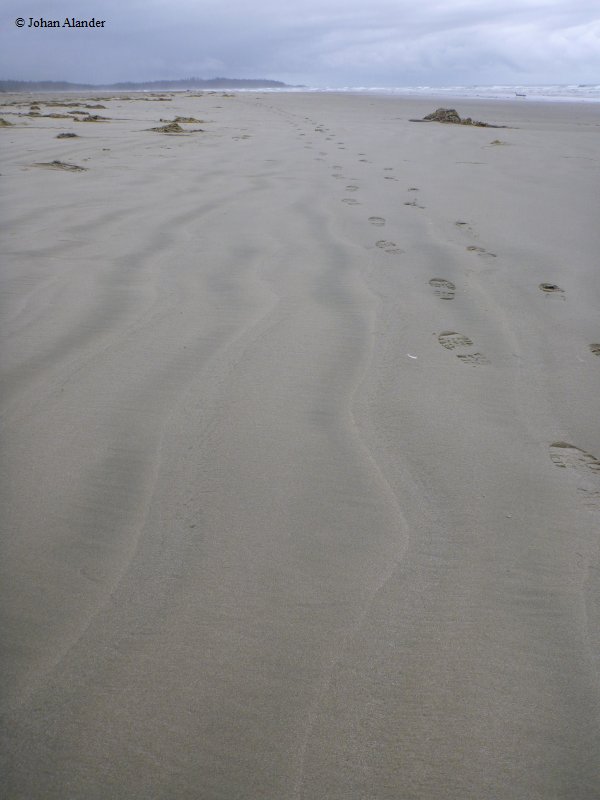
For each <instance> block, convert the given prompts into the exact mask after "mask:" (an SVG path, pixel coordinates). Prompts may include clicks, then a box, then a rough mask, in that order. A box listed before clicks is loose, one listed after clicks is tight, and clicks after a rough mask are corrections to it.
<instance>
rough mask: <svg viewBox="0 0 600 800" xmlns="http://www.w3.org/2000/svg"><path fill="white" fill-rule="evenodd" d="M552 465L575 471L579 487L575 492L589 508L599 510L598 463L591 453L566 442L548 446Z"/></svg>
mask: <svg viewBox="0 0 600 800" xmlns="http://www.w3.org/2000/svg"><path fill="white" fill-rule="evenodd" d="M550 458H551V460H552V463H553V464H554V465H555V466H557V467H560V469H571V470H574V471H575V474H576V475H577V477H578V479H579V482H580V484H581V485H580V486H578V487H577V492H578V494H579V496H580V497H581V499H582V500H583V502H584V504H585V505H586V506H588V507H589V508H594V509H598V510H600V490H599V487H600V461H599V460H598V459H597V458H596V457H595V456H593V455H592V454H591V453H586V452H585V450H581V449H580V448H579V447H575V445H573V444H568V443H567V442H554V444H551V445H550Z"/></svg>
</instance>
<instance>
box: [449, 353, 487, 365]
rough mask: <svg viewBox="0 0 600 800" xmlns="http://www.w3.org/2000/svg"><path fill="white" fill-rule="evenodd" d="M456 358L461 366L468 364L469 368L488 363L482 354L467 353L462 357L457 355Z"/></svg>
mask: <svg viewBox="0 0 600 800" xmlns="http://www.w3.org/2000/svg"><path fill="white" fill-rule="evenodd" d="M457 358H460V360H461V361H462V363H463V364H468V365H469V366H471V367H478V366H480V365H481V364H489V363H490V361H489V359H488V358H486V357H485V356H484V355H483V353H469V354H467V355H464V356H459V355H457Z"/></svg>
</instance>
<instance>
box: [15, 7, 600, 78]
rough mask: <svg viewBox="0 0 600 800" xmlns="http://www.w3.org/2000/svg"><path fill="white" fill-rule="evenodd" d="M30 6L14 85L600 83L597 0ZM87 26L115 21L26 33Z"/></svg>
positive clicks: (18, 12) (18, 41)
mask: <svg viewBox="0 0 600 800" xmlns="http://www.w3.org/2000/svg"><path fill="white" fill-rule="evenodd" d="M27 2H28V0H8V2H5V3H4V4H3V10H2V19H1V33H0V48H1V50H2V56H1V57H0V75H1V76H2V77H4V78H17V79H19V78H20V79H30V80H43V79H47V80H53V79H57V80H60V79H62V80H80V81H88V82H94V83H99V82H112V81H118V80H151V79H158V78H180V77H189V76H192V75H196V76H200V77H212V76H214V75H218V74H220V75H228V76H235V77H269V78H279V79H282V80H286V81H288V82H292V83H308V84H314V85H329V86H343V85H380V86H384V85H388V86H390V85H410V84H430V85H444V84H445V85H448V84H458V83H471V84H472V83H502V82H506V83H511V82H513V83H515V82H519V83H527V82H530V83H542V82H543V83H571V82H573V83H578V82H590V83H591V82H597V81H599V80H600V78H599V77H598V76H599V75H600V13H599V12H598V10H597V9H598V6H597V2H589V0H547V1H546V2H540V1H539V0H519V1H518V2H517V0H507V2H504V3H502V4H499V3H498V2H497V0H419V2H415V0H411V1H410V2H409V0H371V2H370V3H368V4H367V3H365V2H364V0H360V2H359V0H344V2H342V0H320V2H317V0H305V2H302V3H298V2H294V3H291V2H287V3H286V2H285V0H280V2H272V0H255V3H254V5H253V6H249V5H248V4H247V3H242V2H240V0H232V2H228V3H227V4H226V5H224V4H223V3H222V1H221V2H216V0H203V1H202V2H197V0H196V2H193V1H192V0H170V1H168V0H145V1H144V2H138V0H122V1H121V2H116V0H95V1H92V0H83V1H82V0H77V2H76V3H75V2H73V0H62V1H61V2H57V0H46V2H44V3H40V2H39V1H38V2H37V3H36V4H34V5H27V7H26V6H25V3H27ZM75 7H76V8H75ZM73 14H76V15H77V16H78V17H80V18H89V17H92V16H95V17H96V18H98V17H100V18H101V19H106V27H105V28H104V29H100V30H89V31H86V30H69V29H59V30H55V29H45V30H33V29H29V28H23V29H17V28H16V27H15V26H14V23H13V20H14V19H15V18H16V17H19V16H21V17H24V18H25V19H26V20H27V21H28V20H29V17H34V18H39V17H40V16H43V17H44V18H45V19H60V20H62V19H64V17H66V16H72V15H73Z"/></svg>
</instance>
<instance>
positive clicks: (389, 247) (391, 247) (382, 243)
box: [375, 239, 404, 254]
mask: <svg viewBox="0 0 600 800" xmlns="http://www.w3.org/2000/svg"><path fill="white" fill-rule="evenodd" d="M375 245H376V246H377V247H379V248H380V249H381V250H384V251H385V252H386V253H390V254H392V253H403V252H404V250H403V249H402V248H401V247H398V245H397V244H396V242H388V241H386V240H385V239H380V240H379V241H378V242H375Z"/></svg>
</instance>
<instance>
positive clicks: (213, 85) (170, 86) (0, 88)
mask: <svg viewBox="0 0 600 800" xmlns="http://www.w3.org/2000/svg"><path fill="white" fill-rule="evenodd" d="M292 88H299V87H293V86H289V85H288V84H286V83H282V82H281V81H268V80H262V79H255V78H209V79H206V80H205V79H203V78H183V79H181V80H174V81H170V80H164V81H144V82H142V83H135V82H131V81H127V82H124V83H106V84H92V83H70V82H69V81H11V80H6V81H3V80H0V92H75V91H88V90H90V89H95V90H98V89H103V90H109V91H118V90H125V91H143V90H144V89H152V90H156V91H166V90H177V89H179V90H182V89H292Z"/></svg>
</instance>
